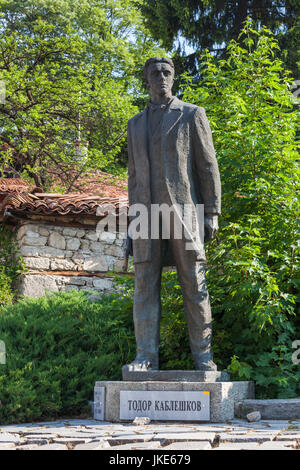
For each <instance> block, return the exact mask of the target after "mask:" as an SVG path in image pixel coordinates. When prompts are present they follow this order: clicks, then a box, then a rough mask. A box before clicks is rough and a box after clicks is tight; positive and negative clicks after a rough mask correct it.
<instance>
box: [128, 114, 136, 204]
mask: <svg viewBox="0 0 300 470" xmlns="http://www.w3.org/2000/svg"><path fill="white" fill-rule="evenodd" d="M127 148H128V198H129V205H130V206H131V205H132V204H134V199H135V197H134V194H135V186H136V177H135V166H134V158H133V149H132V136H131V129H130V121H129V122H128V126H127Z"/></svg>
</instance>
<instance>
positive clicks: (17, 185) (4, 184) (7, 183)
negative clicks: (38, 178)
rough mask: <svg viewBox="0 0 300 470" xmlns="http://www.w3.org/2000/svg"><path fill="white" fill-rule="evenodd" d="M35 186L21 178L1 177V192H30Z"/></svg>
mask: <svg viewBox="0 0 300 470" xmlns="http://www.w3.org/2000/svg"><path fill="white" fill-rule="evenodd" d="M33 188H34V187H33V186H32V185H30V184H29V183H27V181H24V180H22V179H21V178H0V193H5V194H6V193H11V192H17V193H28V192H30V191H32V190H33Z"/></svg>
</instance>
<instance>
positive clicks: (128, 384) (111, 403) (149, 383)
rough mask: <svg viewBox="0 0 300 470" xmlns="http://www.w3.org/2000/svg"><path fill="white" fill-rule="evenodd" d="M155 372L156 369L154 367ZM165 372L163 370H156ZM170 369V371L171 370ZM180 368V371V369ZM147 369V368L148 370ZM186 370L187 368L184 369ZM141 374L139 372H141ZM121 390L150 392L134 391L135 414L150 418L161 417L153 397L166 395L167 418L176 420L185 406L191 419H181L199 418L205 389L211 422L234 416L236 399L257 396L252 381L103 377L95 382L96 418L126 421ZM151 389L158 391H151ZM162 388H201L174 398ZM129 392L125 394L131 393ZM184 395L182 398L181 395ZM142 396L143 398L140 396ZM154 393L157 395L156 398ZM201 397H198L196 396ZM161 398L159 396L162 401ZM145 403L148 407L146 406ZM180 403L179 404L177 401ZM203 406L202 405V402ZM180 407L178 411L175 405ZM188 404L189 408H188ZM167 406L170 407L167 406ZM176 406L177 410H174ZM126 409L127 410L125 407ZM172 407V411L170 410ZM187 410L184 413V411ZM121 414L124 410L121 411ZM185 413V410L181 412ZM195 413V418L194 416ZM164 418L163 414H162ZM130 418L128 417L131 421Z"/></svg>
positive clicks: (166, 419) (171, 389) (175, 390)
mask: <svg viewBox="0 0 300 470" xmlns="http://www.w3.org/2000/svg"><path fill="white" fill-rule="evenodd" d="M153 372H154V371H153ZM156 372H163V371H156ZM168 372H171V371H168ZM177 372H178V371H177ZM190 372H197V371H190ZM146 373H148V372H146ZM185 373H186V371H185ZM139 374H140V373H139ZM121 392H147V393H144V394H138V393H137V394H134V393H132V403H133V401H135V402H136V403H137V404H138V406H135V417H137V416H148V417H149V418H150V419H154V420H155V419H158V418H157V417H155V416H157V414H155V413H154V414H153V413H152V411H153V410H154V408H156V407H154V405H153V404H154V401H153V400H154V399H155V400H156V398H157V397H159V396H160V395H159V393H160V394H161V401H163V400H164V399H165V398H164V397H167V402H166V401H164V403H168V413H166V415H165V416H167V417H166V418H165V419H164V421H168V420H177V421H178V419H177V418H176V412H177V411H178V410H179V411H180V410H181V411H182V409H184V410H187V411H189V412H188V413H187V414H186V416H188V419H186V418H184V417H183V418H181V419H180V421H181V420H182V421H186V420H188V421H194V420H199V418H197V417H196V416H197V415H196V411H197V407H198V405H197V404H198V403H201V399H202V397H203V392H204V393H206V394H207V395H209V408H210V409H209V419H207V418H205V419H206V420H207V421H210V422H212V423H217V422H225V421H228V420H231V419H233V418H234V407H235V403H238V402H241V401H242V400H245V399H251V398H254V384H253V382H218V381H214V382H197V381H194V382H193V381H188V380H185V381H160V380H144V381H133V380H132V381H123V382H110V381H102V382H96V385H95V402H94V410H95V414H94V418H95V419H99V420H105V421H111V422H120V421H124V420H123V419H121V418H120V395H121ZM149 392H156V394H154V393H152V394H151V393H149ZM163 392H199V394H192V396H193V397H196V398H193V399H190V398H186V397H187V396H188V397H189V396H190V395H191V394H190V395H189V394H187V393H182V394H178V393H176V394H174V400H173V399H172V394H170V393H168V394H164V393H163ZM128 395H130V394H128V393H127V394H126V396H127V397H128ZM180 396H182V399H181V398H178V397H180ZM140 397H142V399H141V398H140ZM149 397H150V398H151V399H152V405H153V406H152V407H151V406H149V408H148V409H147V404H146V403H147V402H148V403H150V401H151V400H150V398H149ZM153 397H154V398H153ZM197 397H198V398H197ZM186 400H191V401H190V402H189V403H190V405H187V407H186V405H184V408H183V406H182V405H181V404H182V403H188V401H186ZM159 401H160V400H157V402H159ZM144 403H145V407H144ZM176 403H177V405H178V407H177V405H176ZM194 403H196V405H195V414H194V415H193V413H191V412H192V411H194V408H193V404H194ZM199 406H200V405H199ZM176 407H177V410H176V412H175V408H176ZM188 408H189V409H188ZM165 409H166V410H167V407H166V408H165ZM173 409H174V412H172V411H171V410H173ZM122 411H124V410H122ZM169 411H170V412H169ZM183 414H184V413H183ZM122 415H124V413H123V412H122ZM181 415H182V413H181ZM194 416H195V419H194V418H193V417H194ZM159 419H161V418H159ZM131 420H132V417H130V419H129V418H128V419H127V421H131ZM125 421H126V420H125Z"/></svg>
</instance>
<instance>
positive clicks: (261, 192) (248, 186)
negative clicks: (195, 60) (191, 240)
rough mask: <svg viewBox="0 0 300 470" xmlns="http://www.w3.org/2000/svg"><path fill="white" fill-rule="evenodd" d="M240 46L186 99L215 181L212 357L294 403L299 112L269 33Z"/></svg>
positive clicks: (210, 250) (206, 63)
mask: <svg viewBox="0 0 300 470" xmlns="http://www.w3.org/2000/svg"><path fill="white" fill-rule="evenodd" d="M242 37H243V38H244V39H243V43H242V45H241V44H238V43H237V42H235V41H232V42H231V43H230V44H229V46H228V56H227V59H226V60H220V61H218V62H216V61H215V60H214V59H213V57H212V56H211V55H210V54H208V53H205V54H204V55H203V56H202V70H201V73H202V77H203V78H202V80H201V83H200V84H197V85H194V84H193V81H192V80H191V79H187V83H186V86H185V95H184V99H186V100H187V101H192V102H194V103H196V104H198V105H200V106H203V107H204V108H205V109H206V111H207V114H208V117H209V120H210V124H211V127H212V130H213V137H214V143H215V148H216V152H217V156H218V161H219V167H220V172H221V181H222V189H223V197H222V200H223V210H222V213H223V216H222V218H221V220H220V222H221V227H220V231H219V233H218V237H217V239H216V240H215V241H214V242H213V243H211V244H210V246H208V247H207V258H208V265H209V268H208V271H207V277H208V285H209V290H210V293H211V297H212V309H213V314H214V324H215V329H216V336H215V350H216V354H219V353H221V354H220V357H222V365H224V366H225V365H226V364H228V363H229V362H230V358H231V357H232V362H231V366H230V370H231V371H232V372H233V373H234V376H235V377H239V378H249V377H251V378H252V379H254V380H255V381H256V383H257V385H258V390H259V391H260V393H261V394H262V395H267V396H287V397H288V396H296V388H297V381H298V382H299V370H298V369H299V367H298V366H297V365H293V364H292V362H291V353H292V351H291V343H292V341H293V340H295V339H297V338H298V336H299V335H300V331H299V326H297V323H296V312H297V310H296V309H297V305H299V304H297V302H299V266H300V263H299V217H298V216H299V198H298V194H297V189H298V182H299V158H298V152H297V140H296V124H297V111H296V110H294V109H293V100H292V94H291V84H290V81H289V75H288V74H287V73H285V71H284V67H283V64H282V62H281V61H280V60H278V59H276V58H274V55H275V54H274V51H276V50H277V48H278V44H277V42H276V40H275V39H274V37H273V36H272V34H271V32H270V31H268V30H267V29H266V28H263V29H262V30H261V31H260V32H258V31H256V30H254V29H253V27H252V24H251V22H249V23H247V25H246V26H245V28H244V30H243V36H242ZM297 295H298V297H297ZM297 367H298V369H297Z"/></svg>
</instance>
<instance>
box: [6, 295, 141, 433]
mask: <svg viewBox="0 0 300 470" xmlns="http://www.w3.org/2000/svg"><path fill="white" fill-rule="evenodd" d="M0 338H1V340H2V341H4V343H5V345H6V354H7V363H6V365H0V403H1V405H0V423H1V424H4V423H16V422H26V421H31V420H39V419H48V418H55V417H58V416H78V415H80V414H83V413H87V412H88V400H92V399H93V387H94V384H95V381H96V380H107V379H109V380H121V368H122V365H124V364H125V363H127V362H128V361H129V360H132V359H133V357H134V353H135V351H134V349H135V343H134V338H133V329H132V311H131V308H130V304H128V301H127V300H126V299H123V300H122V299H121V298H120V297H119V296H111V297H103V298H101V299H100V300H99V301H98V302H91V301H90V300H88V296H87V295H86V294H84V293H83V292H71V293H61V294H57V295H53V296H50V297H44V298H40V299H26V300H22V301H19V302H17V303H15V304H14V305H12V306H8V307H5V308H2V310H1V311H0Z"/></svg>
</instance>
